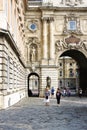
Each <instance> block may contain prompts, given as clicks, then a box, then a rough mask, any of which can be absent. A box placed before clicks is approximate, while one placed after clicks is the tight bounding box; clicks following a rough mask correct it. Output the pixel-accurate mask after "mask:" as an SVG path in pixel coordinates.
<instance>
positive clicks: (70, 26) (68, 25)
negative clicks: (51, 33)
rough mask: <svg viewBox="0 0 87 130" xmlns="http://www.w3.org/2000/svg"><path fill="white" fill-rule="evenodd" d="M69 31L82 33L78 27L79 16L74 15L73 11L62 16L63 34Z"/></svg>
mask: <svg viewBox="0 0 87 130" xmlns="http://www.w3.org/2000/svg"><path fill="white" fill-rule="evenodd" d="M70 33H71V34H73V33H74V34H77V35H82V32H81V28H80V18H79V17H78V16H75V15H74V14H73V13H70V14H69V15H67V16H65V18H64V29H63V34H65V35H68V34H70Z"/></svg>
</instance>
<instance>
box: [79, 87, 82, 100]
mask: <svg viewBox="0 0 87 130" xmlns="http://www.w3.org/2000/svg"><path fill="white" fill-rule="evenodd" d="M79 97H80V98H81V97H82V89H81V88H79Z"/></svg>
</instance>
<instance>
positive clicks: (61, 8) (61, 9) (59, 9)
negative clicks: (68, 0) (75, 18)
mask: <svg viewBox="0 0 87 130" xmlns="http://www.w3.org/2000/svg"><path fill="white" fill-rule="evenodd" d="M28 10H30V11H35V10H37V11H39V10H41V11H43V10H53V11H78V12H79V11H83V12H84V11H87V7H67V6H66V7H55V6H41V7H28V8H27V11H28Z"/></svg>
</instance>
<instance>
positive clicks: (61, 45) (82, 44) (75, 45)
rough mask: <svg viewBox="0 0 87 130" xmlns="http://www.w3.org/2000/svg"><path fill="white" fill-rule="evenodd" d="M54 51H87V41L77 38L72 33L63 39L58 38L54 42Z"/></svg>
mask: <svg viewBox="0 0 87 130" xmlns="http://www.w3.org/2000/svg"><path fill="white" fill-rule="evenodd" d="M55 47H56V52H58V51H62V50H64V49H77V50H78V49H82V50H85V51H87V41H86V40H83V41H81V40H80V38H77V37H75V36H73V35H71V36H70V37H68V38H66V39H65V40H64V41H62V40H58V41H56V43H55Z"/></svg>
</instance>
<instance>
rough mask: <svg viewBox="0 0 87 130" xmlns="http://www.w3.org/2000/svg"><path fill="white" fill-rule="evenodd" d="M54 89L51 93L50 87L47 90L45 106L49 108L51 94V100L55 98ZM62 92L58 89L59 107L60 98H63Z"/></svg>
mask: <svg viewBox="0 0 87 130" xmlns="http://www.w3.org/2000/svg"><path fill="white" fill-rule="evenodd" d="M54 91H55V90H54V87H52V89H51V91H50V89H49V88H48V87H46V88H45V103H46V104H45V105H46V106H48V105H49V97H50V94H51V98H53V97H54ZM61 95H62V94H61V91H60V89H59V88H57V90H56V99H57V104H58V105H59V104H60V98H61Z"/></svg>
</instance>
